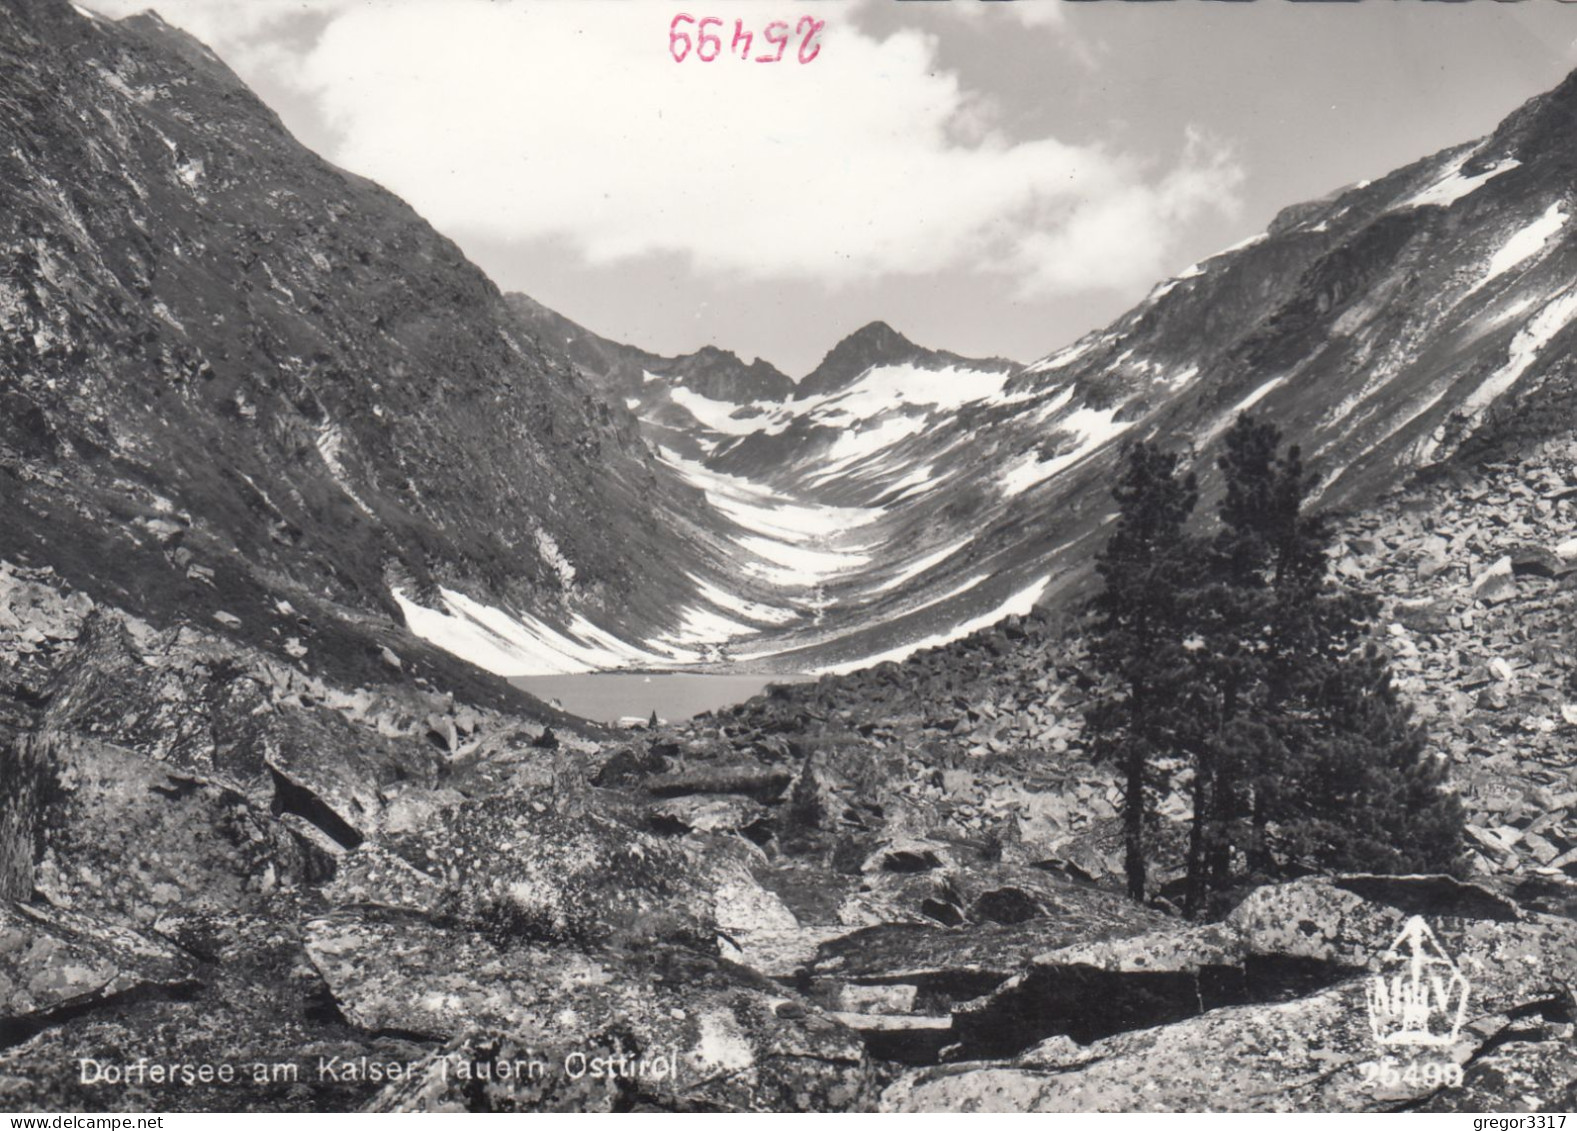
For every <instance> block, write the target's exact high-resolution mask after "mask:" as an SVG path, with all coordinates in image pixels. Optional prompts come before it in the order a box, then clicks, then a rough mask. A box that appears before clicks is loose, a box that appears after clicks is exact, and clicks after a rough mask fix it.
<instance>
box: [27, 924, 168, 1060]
mask: <svg viewBox="0 0 1577 1131" xmlns="http://www.w3.org/2000/svg"><path fill="white" fill-rule="evenodd" d="M193 974H194V964H193V962H192V960H191V958H190V956H189V955H186V954H185V953H183V952H182V951H181V950H180V949H179V948H177V947H175V946H172V945H171V944H170V943H168V942H166V941H164V940H162V939H159V938H158V937H157V936H153V935H148V934H144V933H142V932H140V931H135V930H132V929H130V928H128V927H124V926H120V925H117V924H113V923H106V922H104V921H103V920H101V919H97V918H94V917H92V916H88V915H83V914H80V913H78V912H75V911H66V910H62V909H59V908H54V907H45V906H31V905H28V904H23V903H9V902H7V903H0V1021H3V1022H5V1023H7V1024H6V1027H7V1028H12V1027H15V1026H17V1025H20V1026H21V1027H22V1028H24V1029H25V1028H26V1027H27V1024H28V1023H29V1022H38V1021H40V1020H42V1019H43V1018H46V1017H47V1016H48V1015H50V1014H52V1013H55V1012H58V1011H61V1010H65V1009H68V1008H76V1007H79V1006H82V1005H86V1004H91V1003H96V1002H104V1001H107V1000H110V999H113V998H116V997H119V996H122V995H125V994H130V993H133V992H135V991H139V990H143V989H146V988H158V989H169V988H171V987H175V986H181V985H186V984H189V983H190V982H191V981H192V978H193Z"/></svg>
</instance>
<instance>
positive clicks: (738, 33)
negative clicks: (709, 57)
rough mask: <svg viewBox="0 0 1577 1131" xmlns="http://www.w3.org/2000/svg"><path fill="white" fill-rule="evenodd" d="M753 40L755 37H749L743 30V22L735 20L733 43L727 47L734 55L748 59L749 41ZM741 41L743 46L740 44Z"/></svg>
mask: <svg viewBox="0 0 1577 1131" xmlns="http://www.w3.org/2000/svg"><path fill="white" fill-rule="evenodd" d="M754 38H755V36H753V35H751V34H750V33H749V32H748V31H746V30H745V21H744V20H735V21H734V42H733V43H731V44H729V45H728V49H729V50H730V51H732V52H733V53H734V54H735V55H738V56H739V57H740V58H741V59H748V58H750V41H751V40H752V39H754ZM741 39H743V40H744V44H743V45H741V44H740V40H741Z"/></svg>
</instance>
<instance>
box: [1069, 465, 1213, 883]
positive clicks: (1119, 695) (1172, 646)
mask: <svg viewBox="0 0 1577 1131" xmlns="http://www.w3.org/2000/svg"><path fill="white" fill-rule="evenodd" d="M1178 464H1179V460H1178V457H1177V456H1176V454H1175V453H1171V452H1165V451H1162V450H1161V449H1160V448H1158V447H1156V446H1155V445H1153V444H1149V443H1138V444H1133V445H1131V446H1130V447H1129V448H1128V449H1127V451H1126V452H1125V454H1124V457H1123V467H1122V472H1121V474H1120V477H1119V479H1118V482H1117V485H1116V486H1115V487H1114V488H1113V490H1112V494H1113V496H1114V497H1115V498H1116V500H1117V505H1118V518H1117V524H1116V529H1115V530H1114V531H1113V533H1112V537H1111V540H1110V541H1109V542H1108V543H1107V545H1106V547H1105V549H1104V550H1102V551H1101V553H1100V554H1099V555H1098V556H1097V558H1096V566H1095V568H1096V572H1097V573H1098V574H1099V575H1100V577H1101V579H1102V580H1103V581H1104V582H1105V588H1104V589H1103V590H1102V592H1101V593H1100V594H1099V595H1097V596H1096V598H1095V599H1094V601H1093V602H1092V604H1091V609H1092V612H1093V613H1094V614H1095V624H1094V629H1093V634H1092V638H1091V644H1090V651H1091V654H1092V657H1093V658H1094V661H1095V664H1096V667H1097V669H1098V670H1099V671H1101V672H1102V673H1103V674H1106V675H1108V676H1111V677H1114V679H1115V682H1116V683H1117V685H1118V688H1119V690H1118V691H1117V692H1116V693H1115V694H1113V695H1110V696H1107V697H1105V698H1103V699H1101V700H1100V701H1099V702H1097V703H1096V704H1095V706H1094V707H1092V708H1091V710H1090V712H1089V715H1088V721H1089V723H1090V727H1091V730H1092V732H1093V733H1094V734H1095V735H1096V738H1095V757H1096V758H1097V759H1098V760H1102V761H1106V762H1109V763H1112V764H1115V765H1116V766H1117V767H1118V769H1119V772H1120V773H1121V775H1122V781H1123V850H1124V867H1125V870H1126V872H1127V881H1128V893H1129V895H1131V896H1132V897H1133V898H1134V899H1138V900H1142V899H1144V897H1145V894H1146V888H1147V876H1146V867H1145V828H1146V825H1147V824H1148V823H1149V821H1150V819H1151V813H1152V808H1153V806H1152V802H1151V798H1152V796H1153V793H1154V790H1155V787H1156V784H1157V782H1156V777H1157V773H1158V766H1157V762H1158V761H1159V759H1160V758H1162V757H1163V756H1166V755H1168V754H1170V753H1172V752H1173V750H1174V748H1175V745H1176V742H1175V736H1174V733H1173V729H1174V725H1175V723H1176V722H1177V720H1178V718H1179V715H1178V712H1177V707H1178V697H1179V695H1180V694H1181V690H1182V685H1181V683H1180V680H1181V677H1182V676H1183V674H1184V673H1185V672H1186V670H1187V663H1186V658H1185V656H1184V655H1183V651H1182V643H1183V641H1182V637H1181V635H1180V633H1179V631H1178V617H1179V613H1180V609H1181V602H1182V595H1183V593H1184V591H1185V590H1186V588H1187V583H1188V564H1187V541H1186V539H1185V538H1184V536H1183V527H1184V525H1185V524H1186V522H1187V521H1188V517H1189V515H1190V514H1192V512H1193V509H1194V506H1195V504H1196V503H1197V502H1198V500H1199V490H1198V486H1197V484H1196V482H1195V480H1194V476H1193V475H1192V474H1191V473H1190V474H1182V473H1180V471H1179V467H1178Z"/></svg>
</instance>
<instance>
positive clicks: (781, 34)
mask: <svg viewBox="0 0 1577 1131" xmlns="http://www.w3.org/2000/svg"><path fill="white" fill-rule="evenodd" d="M774 31H776V32H777V34H776V35H774V34H773V32H774ZM761 37H762V38H763V39H765V40H766V41H767V42H768V43H776V44H777V45H778V53H777V54H776V55H757V56H756V62H758V63H777V62H780V61H781V60H782V58H783V49H784V48H786V47H787V46H788V41H789V26H788V24H786V23H784V22H783V21H782V20H773V21H772V22H771V23H770V24H768V25H767V30H766V31H764V32H762V33H761Z"/></svg>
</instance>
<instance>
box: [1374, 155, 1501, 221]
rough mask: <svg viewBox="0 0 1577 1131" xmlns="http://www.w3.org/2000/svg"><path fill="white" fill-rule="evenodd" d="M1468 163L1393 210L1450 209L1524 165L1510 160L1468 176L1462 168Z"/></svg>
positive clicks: (1498, 162) (1458, 163)
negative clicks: (1502, 175) (1426, 207)
mask: <svg viewBox="0 0 1577 1131" xmlns="http://www.w3.org/2000/svg"><path fill="white" fill-rule="evenodd" d="M1470 156H1471V155H1470ZM1467 161H1468V158H1467V157H1464V158H1462V160H1461V161H1458V162H1457V163H1456V164H1455V165H1453V166H1451V168H1450V170H1449V171H1447V173H1446V174H1445V175H1444V176H1442V177H1440V178H1439V179H1438V180H1436V181H1435V182H1434V183H1433V184H1431V185H1430V186H1429V187H1428V188H1426V189H1424V190H1423V191H1421V192H1417V193H1414V194H1413V195H1412V196H1410V197H1408V198H1407V199H1406V200H1404V201H1402V202H1401V203H1400V204H1396V205H1394V206H1393V209H1392V210H1393V211H1400V210H1401V209H1404V208H1420V207H1422V206H1424V205H1429V204H1433V205H1438V206H1439V207H1441V208H1448V207H1450V206H1451V205H1453V204H1455V203H1456V202H1457V201H1459V200H1461V199H1462V198H1463V197H1464V196H1467V195H1469V194H1470V193H1473V192H1476V191H1478V190H1479V189H1481V188H1483V187H1484V186H1485V185H1486V184H1488V183H1489V181H1490V180H1491V179H1493V178H1495V177H1498V176H1500V174H1502V173H1509V172H1510V171H1511V170H1512V169H1515V168H1516V167H1517V166H1519V165H1521V164H1522V162H1521V161H1518V160H1516V159H1515V158H1508V159H1506V160H1504V161H1497V162H1495V164H1493V165H1491V166H1490V167H1489V168H1487V169H1485V170H1484V171H1483V172H1482V173H1474V174H1473V175H1471V176H1468V175H1465V174H1464V173H1463V172H1462V166H1463V165H1465V164H1466V163H1467Z"/></svg>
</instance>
